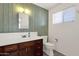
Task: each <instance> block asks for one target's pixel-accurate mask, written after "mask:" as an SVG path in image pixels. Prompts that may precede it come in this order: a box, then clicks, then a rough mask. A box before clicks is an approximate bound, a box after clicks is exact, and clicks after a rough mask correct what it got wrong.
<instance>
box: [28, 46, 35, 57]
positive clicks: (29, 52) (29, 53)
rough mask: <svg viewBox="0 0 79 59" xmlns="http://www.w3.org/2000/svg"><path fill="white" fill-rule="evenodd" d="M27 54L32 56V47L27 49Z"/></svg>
mask: <svg viewBox="0 0 79 59" xmlns="http://www.w3.org/2000/svg"><path fill="white" fill-rule="evenodd" d="M27 54H28V56H34V46H29V47H28V48H27Z"/></svg>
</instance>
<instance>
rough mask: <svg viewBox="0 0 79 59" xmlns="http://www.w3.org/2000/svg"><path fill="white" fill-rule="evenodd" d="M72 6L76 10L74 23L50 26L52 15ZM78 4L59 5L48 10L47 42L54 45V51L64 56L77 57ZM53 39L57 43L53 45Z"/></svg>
mask: <svg viewBox="0 0 79 59" xmlns="http://www.w3.org/2000/svg"><path fill="white" fill-rule="evenodd" d="M71 6H74V7H76V10H77V18H76V20H75V21H74V22H67V23H62V24H56V25H53V24H52V13H54V12H58V11H61V10H63V9H66V8H68V7H71ZM78 6H79V4H59V5H57V6H55V7H54V8H51V9H50V10H49V41H50V42H52V43H54V44H55V45H56V46H55V49H56V50H57V51H59V52H61V53H63V54H65V55H78V56H79V18H78V17H79V14H78V10H79V9H78V8H79V7H78ZM55 38H57V39H58V42H57V43H55V40H54V39H55Z"/></svg>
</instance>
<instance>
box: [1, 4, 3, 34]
mask: <svg viewBox="0 0 79 59" xmlns="http://www.w3.org/2000/svg"><path fill="white" fill-rule="evenodd" d="M2 32H3V4H2V3H1V4H0V33H2Z"/></svg>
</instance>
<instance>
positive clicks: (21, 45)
mask: <svg viewBox="0 0 79 59" xmlns="http://www.w3.org/2000/svg"><path fill="white" fill-rule="evenodd" d="M33 44H34V43H33V41H30V42H24V43H20V44H19V48H20V49H22V48H27V47H29V46H33Z"/></svg>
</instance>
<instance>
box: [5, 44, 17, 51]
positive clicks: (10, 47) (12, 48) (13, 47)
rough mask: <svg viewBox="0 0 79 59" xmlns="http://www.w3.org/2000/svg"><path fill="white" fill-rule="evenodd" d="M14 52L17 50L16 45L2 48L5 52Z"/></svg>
mask: <svg viewBox="0 0 79 59" xmlns="http://www.w3.org/2000/svg"><path fill="white" fill-rule="evenodd" d="M15 50H18V46H17V45H8V46H5V47H4V51H5V52H10V51H11V52H12V51H15Z"/></svg>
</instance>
